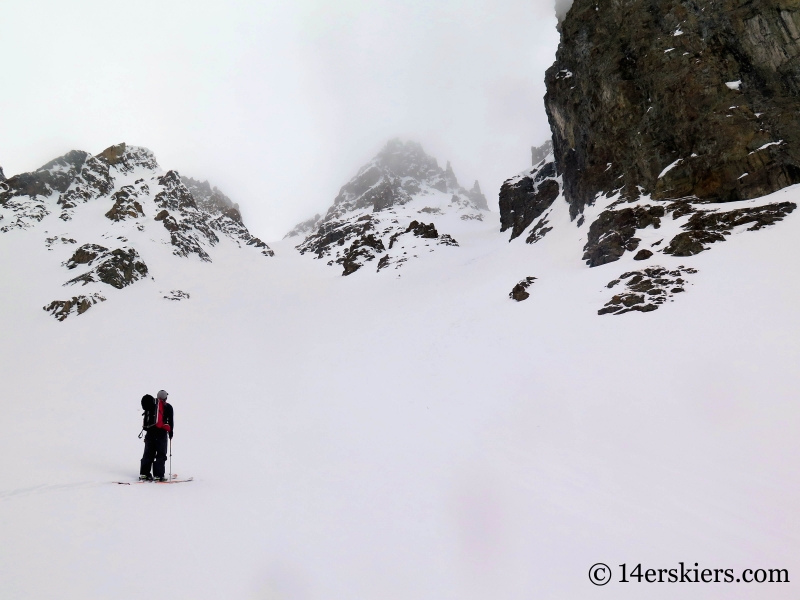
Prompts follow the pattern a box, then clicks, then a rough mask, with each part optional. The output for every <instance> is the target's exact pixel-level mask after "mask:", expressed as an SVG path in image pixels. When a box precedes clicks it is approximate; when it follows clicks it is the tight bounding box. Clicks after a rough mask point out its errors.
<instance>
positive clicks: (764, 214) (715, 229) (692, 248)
mask: <svg viewBox="0 0 800 600" xmlns="http://www.w3.org/2000/svg"><path fill="white" fill-rule="evenodd" d="M796 208H797V205H796V204H795V203H794V202H779V203H775V204H767V205H765V206H758V207H754V208H740V209H736V210H729V211H708V210H706V211H699V212H695V213H694V214H692V216H691V217H689V220H688V221H687V223H686V224H685V225H684V226H683V229H685V230H686V231H685V232H684V233H679V234H678V235H676V236H675V237H674V238H672V240H671V241H670V243H669V246H667V247H666V248H665V249H664V254H672V255H673V256H693V255H695V254H698V253H700V252H702V251H703V250H708V248H707V247H706V246H704V244H713V243H714V242H723V241H725V236H726V235H730V233H731V231H732V230H733V229H734V228H735V227H740V226H743V225H750V227H748V228H747V231H758V230H759V229H762V228H763V227H768V226H769V225H774V224H775V223H777V222H778V221H782V220H783V218H784V217H785V216H786V215H788V214H789V213H791V212H792V211H794V210H795V209H796Z"/></svg>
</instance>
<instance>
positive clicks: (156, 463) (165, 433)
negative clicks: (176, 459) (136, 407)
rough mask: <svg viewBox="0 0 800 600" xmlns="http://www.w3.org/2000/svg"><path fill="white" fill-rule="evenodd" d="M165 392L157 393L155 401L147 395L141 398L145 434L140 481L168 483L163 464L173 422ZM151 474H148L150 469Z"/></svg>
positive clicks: (173, 427)
mask: <svg viewBox="0 0 800 600" xmlns="http://www.w3.org/2000/svg"><path fill="white" fill-rule="evenodd" d="M168 395H169V394H167V392H165V391H164V390H161V391H160V392H158V394H157V397H158V399H157V400H156V399H155V398H153V397H152V396H150V395H149V394H148V395H146V396H145V397H144V398H142V408H144V422H143V424H142V429H144V430H145V431H146V432H147V433H146V435H145V436H144V454H143V455H142V466H141V468H140V469H139V479H140V480H149V481H151V480H153V479H155V480H156V481H168V479H167V478H166V477H164V463H165V462H166V460H167V444H168V441H167V438H169V439H170V440H171V439H172V434H173V432H174V431H175V420H174V416H173V411H172V405H171V404H169V403H167V396H168ZM151 467H152V469H153V474H152V475H151V474H150V468H151Z"/></svg>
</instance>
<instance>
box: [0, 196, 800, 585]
mask: <svg viewBox="0 0 800 600" xmlns="http://www.w3.org/2000/svg"><path fill="white" fill-rule="evenodd" d="M799 194H800V191H798V188H797V187H793V188H789V189H787V190H784V191H782V192H779V193H777V194H774V195H772V196H770V197H769V200H770V201H778V200H784V199H793V200H794V201H797V198H798V195H799ZM765 201H766V199H765ZM90 206H91V203H90V204H88V205H86V207H90ZM554 206H555V208H554V211H553V214H552V215H551V217H550V221H551V225H554V230H553V231H552V232H551V233H549V234H548V235H547V236H546V237H545V238H544V239H543V240H542V241H540V242H538V243H537V244H535V245H533V246H530V245H526V244H524V242H523V240H522V239H517V240H515V241H514V242H512V243H508V242H507V239H508V232H506V233H503V234H500V233H498V231H497V229H498V225H497V222H496V220H495V219H496V216H495V215H487V219H486V221H484V222H483V223H476V222H469V223H467V224H466V225H465V228H464V229H463V230H462V231H455V230H453V231H451V230H450V229H448V228H445V227H443V228H442V231H443V232H446V233H451V234H452V235H453V236H454V237H455V238H456V239H457V240H458V242H459V244H460V247H459V248H444V249H442V250H441V251H437V252H434V253H430V254H429V255H426V256H425V257H424V258H423V257H420V259H419V260H417V261H414V262H409V263H407V264H406V265H404V267H403V268H402V269H400V270H399V271H393V270H392V271H390V272H384V271H382V272H381V273H378V274H375V273H374V269H373V268H372V264H373V263H370V264H369V265H368V266H367V267H365V268H362V269H361V270H359V271H358V272H356V273H354V274H353V275H351V276H349V277H341V276H340V270H339V269H333V268H330V267H327V266H326V265H325V264H324V262H323V261H317V260H311V259H310V258H309V257H308V256H306V257H301V256H299V255H298V254H297V253H296V252H295V251H294V250H293V249H292V245H293V244H294V243H297V242H296V240H286V241H284V242H278V243H275V244H270V246H271V247H272V248H273V249H274V250H275V253H276V256H275V257H274V258H270V259H268V258H265V257H262V256H261V255H259V254H258V253H256V252H245V251H240V250H239V249H238V248H236V245H235V244H234V243H233V242H232V241H230V240H228V239H224V238H223V239H222V240H221V242H220V244H219V245H218V246H217V249H216V252H215V253H214V255H213V257H214V262H213V263H211V264H207V263H202V262H201V261H199V260H198V259H196V257H191V258H189V259H178V258H176V257H173V256H171V249H170V247H169V246H163V247H161V246H152V247H149V248H148V247H141V248H140V246H139V245H137V244H136V242H135V240H134V238H133V237H131V238H130V239H131V244H132V245H134V246H135V247H136V248H137V249H138V250H139V251H140V253H141V254H142V257H143V259H144V260H145V262H146V263H147V265H148V267H150V269H151V274H152V275H153V276H154V277H155V281H151V280H149V279H147V280H144V281H140V282H137V283H135V284H134V285H132V286H131V287H129V288H126V289H124V290H121V291H116V290H112V289H109V288H108V286H104V287H103V292H104V293H106V294H107V297H109V301H108V302H105V303H103V304H100V305H98V306H96V307H94V308H92V309H91V310H90V311H89V312H87V313H86V314H85V315H82V316H80V317H78V318H72V317H71V318H69V319H67V320H66V321H64V322H63V323H58V322H56V321H55V320H54V319H52V317H50V316H49V315H47V314H46V313H45V312H44V311H42V310H41V306H42V305H44V304H45V303H47V302H49V301H50V300H52V299H55V298H62V297H63V298H66V297H68V296H70V295H74V293H81V292H85V291H86V290H88V286H87V288H86V289H83V288H81V290H80V292H79V291H78V288H70V287H68V288H60V287H57V284H56V287H53V282H61V281H66V280H67V279H68V278H69V277H67V274H68V273H70V272H69V271H67V270H66V269H65V268H63V267H60V266H57V265H58V261H56V260H55V259H54V258H53V256H52V255H53V254H54V253H55V252H57V251H60V250H54V251H53V252H49V253H48V251H47V250H46V249H45V248H44V238H45V237H46V235H45V234H44V230H48V231H49V233H48V234H47V235H53V234H54V233H58V232H59V231H58V230H56V229H54V228H53V227H54V226H53V227H51V225H50V224H51V223H54V222H55V223H57V220H55V218H54V217H55V215H51V217H53V220H52V221H47V220H46V221H44V222H42V223H41V224H40V225H39V226H37V228H35V229H33V230H28V231H20V232H11V233H9V234H5V235H2V236H0V257H2V258H1V259H0V261H1V262H0V269H1V271H0V272H1V273H2V281H3V282H4V283H3V286H2V287H0V294H1V295H2V301H0V306H2V307H3V310H2V313H1V314H0V339H2V340H3V342H2V344H0V364H2V365H3V371H2V373H3V375H2V378H1V379H0V381H2V399H3V400H2V402H3V410H2V411H1V412H0V414H2V419H3V425H4V426H3V428H2V429H3V435H2V436H0V452H2V454H3V456H5V457H6V460H5V461H3V466H2V470H0V475H1V476H2V477H0V481H2V483H0V539H2V540H3V542H2V544H0V582H2V590H3V591H2V594H0V595H2V596H3V597H4V598H13V599H22V598H62V599H71V598H76V599H77V598H81V599H85V598H122V599H127V598H131V599H133V598H142V597H146V596H147V595H149V594H152V593H159V594H164V595H167V596H168V597H171V598H175V599H181V598H186V599H190V598H191V599H199V598H210V599H211V598H270V599H277V598H282V599H293V600H294V599H316V598H325V599H333V598H341V599H355V598H364V599H374V598H381V599H395V598H397V599H401V598H402V599H414V600H417V599H427V598H430V599H434V598H436V599H447V598H452V599H462V598H476V599H477V598H481V599H485V598H509V599H512V598H513V599H517V598H520V599H522V598H532V597H533V598H541V599H550V598H552V599H556V598H559V599H563V598H587V597H593V596H596V597H598V598H600V597H603V598H615V599H620V598H621V599H625V598H631V599H633V598H637V599H638V598H642V597H646V598H648V599H661V598H664V599H667V598H675V597H676V596H680V597H682V598H703V599H707V598H725V599H731V598H734V599H735V598H752V597H754V595H756V594H757V595H758V597H759V598H770V599H771V598H776V599H777V598H795V597H796V596H797V593H796V591H795V590H794V588H795V586H796V584H795V583H790V584H780V585H778V584H773V585H768V584H762V585H760V586H758V588H757V591H755V592H754V590H753V589H752V588H753V587H754V586H755V585H756V584H749V585H745V584H705V585H701V584H695V585H688V584H673V585H669V584H644V583H642V584H636V583H630V584H620V583H617V581H616V578H615V580H614V581H612V582H611V583H610V584H609V585H607V586H605V587H603V588H596V587H594V586H592V585H591V583H590V582H589V581H588V576H587V575H588V569H589V567H590V566H591V565H592V564H594V563H596V562H605V563H607V564H608V565H609V566H611V568H612V569H614V570H615V574H616V570H618V567H617V565H619V564H620V563H622V562H626V563H628V564H629V565H630V564H635V563H643V567H646V568H675V567H677V566H678V562H679V561H684V562H686V563H692V564H693V563H694V562H698V563H700V565H701V567H708V568H735V569H737V570H740V569H744V568H748V567H749V568H758V567H764V568H770V567H775V568H787V569H788V570H789V573H790V576H793V574H798V573H800V565H798V560H797V556H798V553H797V548H798V541H800V519H799V518H798V515H797V510H796V507H797V505H798V502H799V501H800V485H799V482H798V474H797V467H796V465H797V464H798V459H800V446H799V444H800V442H798V436H797V431H798V424H800V423H799V421H800V418H799V417H800V411H798V408H797V403H796V400H797V397H798V394H797V391H796V390H797V389H798V374H797V369H796V365H797V364H798V358H799V357H800V347H799V344H800V343H799V342H798V339H799V337H798V333H800V321H799V320H798V312H797V309H796V305H797V293H798V285H797V283H796V276H795V274H796V273H797V272H798V267H799V266H800V265H799V264H798V262H800V259H799V258H798V257H799V256H800V252H798V250H800V248H798V246H799V245H800V242H799V241H798V240H800V221H798V217H797V216H796V215H794V214H792V215H790V216H789V217H788V218H787V219H785V220H784V221H783V222H781V223H778V224H777V225H775V226H774V227H769V228H766V229H765V230H763V231H758V232H746V233H742V234H739V233H734V234H733V235H732V236H731V237H730V239H729V240H728V241H726V242H724V243H721V244H715V245H714V246H712V249H711V250H710V251H707V252H704V253H702V254H700V255H697V256H695V257H690V258H672V257H665V256H662V255H659V254H657V255H656V256H654V257H653V258H651V259H650V260H649V261H645V262H634V261H632V260H631V256H630V253H627V254H626V255H625V256H623V258H622V259H621V260H620V261H618V262H615V263H611V264H608V265H604V266H601V267H597V268H594V269H589V268H587V267H586V266H585V265H584V264H583V262H582V261H581V260H580V256H581V251H580V248H581V247H582V245H583V241H582V240H581V236H585V233H586V228H587V226H584V227H583V228H581V229H576V228H575V226H574V224H569V221H568V217H567V214H566V206H565V205H563V203H560V201H557V203H556V205H554ZM79 208H84V207H79ZM87 210H89V208H87ZM148 214H149V212H148ZM98 215H100V216H99V217H98V218H102V213H101V212H100V211H99V209H98ZM421 216H422V215H421ZM51 217H48V219H50V218H51ZM424 217H426V218H423V219H422V220H424V221H426V222H429V221H431V220H432V219H428V218H427V215H424ZM669 219H670V218H669V217H668V218H667V219H665V222H666V221H667V220H669ZM77 221H78V219H77V218H76V222H77ZM587 221H588V222H591V221H590V220H589V219H587ZM677 225H678V223H676V224H672V223H671V222H670V225H669V226H670V227H672V226H675V227H677ZM467 226H468V227H467ZM110 227H116V226H110ZM437 227H438V224H437ZM661 231H664V232H665V233H664V236H665V237H666V225H665V227H662V230H661ZM144 234H150V232H149V230H146V231H145V232H144ZM646 234H647V236H650V235H651V234H652V235H653V236H654V237H653V241H654V240H655V239H656V237H655V236H656V235H658V236H661V232H660V231H659V232H655V231H650V230H647V232H646ZM523 237H524V236H523ZM76 239H77V238H76ZM165 239H166V238H165ZM649 240H650V238H649V237H648V238H647V240H645V238H644V237H643V244H642V246H641V247H648V245H646V244H645V243H644V242H645V241H647V242H648V244H649V243H650V242H649ZM87 241H91V240H84V239H80V240H79V242H80V243H85V242H87ZM665 243H666V242H665ZM70 248H71V247H70ZM70 251H71V250H70V249H65V250H63V252H64V253H65V254H66V255H67V256H68V253H69V252H70ZM64 260H65V259H64ZM655 264H659V265H662V266H666V267H674V266H677V265H678V264H683V265H686V266H690V267H694V268H696V269H698V270H699V273H698V274H697V275H695V276H693V278H692V280H691V283H693V284H694V285H691V286H689V287H688V289H687V292H686V293H684V294H681V295H679V296H678V297H676V298H675V302H673V303H667V304H665V305H664V306H662V307H661V308H659V310H657V311H655V312H653V313H648V314H638V313H629V314H626V315H622V316H618V317H617V316H602V317H601V316H598V315H597V310H598V309H599V308H600V307H602V305H603V304H604V303H605V301H606V300H607V299H608V298H609V297H610V296H611V294H612V292H611V290H607V289H606V288H605V287H604V286H605V284H606V283H608V282H609V281H611V280H612V279H615V278H617V277H618V276H619V275H620V274H621V273H623V272H624V271H626V270H637V269H640V268H643V267H645V266H648V265H655ZM397 274H400V275H401V278H399V279H398V278H397V277H396V275H397ZM529 275H533V276H536V277H537V278H538V279H537V281H536V282H535V283H534V284H533V285H532V286H531V288H530V289H529V291H530V292H531V297H530V298H529V299H528V300H526V301H525V302H522V303H516V302H513V301H511V300H509V299H508V292H509V291H510V290H511V288H512V287H513V285H514V284H515V283H516V282H517V281H519V280H520V279H522V278H523V277H526V276H529ZM172 289H181V290H184V291H187V292H189V293H190V294H191V299H189V300H185V301H180V302H170V301H167V300H164V299H163V298H162V297H161V296H162V295H163V294H161V293H159V292H164V293H166V292H168V291H169V290H172ZM54 294H56V295H54ZM112 294H113V295H114V297H113V298H112V297H111V296H112ZM112 300H113V301H112ZM161 388H164V389H167V390H168V391H169V392H170V401H171V402H172V404H173V405H174V407H175V413H176V433H175V438H174V448H173V453H174V456H173V468H174V470H175V472H177V473H180V474H181V475H193V476H194V477H195V481H194V482H192V483H190V484H185V485H180V486H148V485H141V486H115V485H112V484H110V483H109V482H110V481H112V480H118V479H121V478H133V477H135V475H136V472H137V471H136V469H137V468H138V460H139V458H140V456H141V450H142V444H141V442H140V441H139V440H138V439H137V438H136V434H137V432H138V428H139V426H140V416H139V415H140V410H139V409H138V402H139V398H140V397H141V396H142V395H143V394H144V393H146V392H149V393H154V392H155V391H157V390H158V389H161Z"/></svg>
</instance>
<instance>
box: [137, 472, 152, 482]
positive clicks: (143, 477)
mask: <svg viewBox="0 0 800 600" xmlns="http://www.w3.org/2000/svg"><path fill="white" fill-rule="evenodd" d="M139 481H153V476H152V475H150V473H148V474H147V475H139Z"/></svg>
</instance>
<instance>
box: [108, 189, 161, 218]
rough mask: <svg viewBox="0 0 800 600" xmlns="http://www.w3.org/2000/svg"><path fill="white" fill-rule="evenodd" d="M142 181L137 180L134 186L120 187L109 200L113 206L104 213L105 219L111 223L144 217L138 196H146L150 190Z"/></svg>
mask: <svg viewBox="0 0 800 600" xmlns="http://www.w3.org/2000/svg"><path fill="white" fill-rule="evenodd" d="M143 181H144V180H142V179H139V180H138V181H137V182H136V184H135V185H125V186H122V187H121V188H120V189H119V191H117V192H116V193H115V194H114V195H113V196H112V197H111V199H112V200H113V201H114V206H112V207H111V210H109V211H108V212H107V213H106V217H108V218H109V219H111V220H112V221H124V220H125V219H137V218H139V217H143V216H144V209H143V208H142V205H141V204H140V203H139V200H138V198H139V194H140V193H143V194H144V195H147V194H149V193H150V188H149V187H148V186H147V184H146V183H143Z"/></svg>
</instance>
